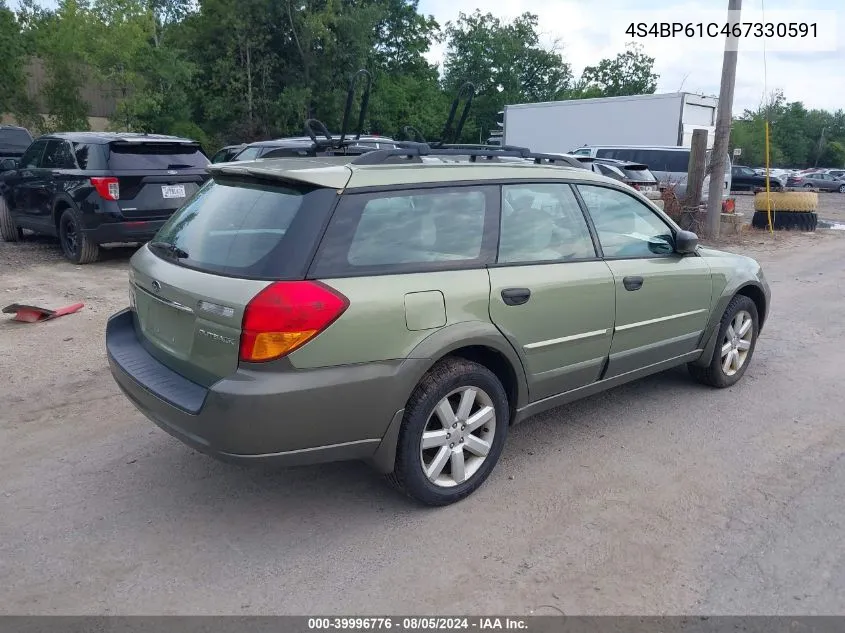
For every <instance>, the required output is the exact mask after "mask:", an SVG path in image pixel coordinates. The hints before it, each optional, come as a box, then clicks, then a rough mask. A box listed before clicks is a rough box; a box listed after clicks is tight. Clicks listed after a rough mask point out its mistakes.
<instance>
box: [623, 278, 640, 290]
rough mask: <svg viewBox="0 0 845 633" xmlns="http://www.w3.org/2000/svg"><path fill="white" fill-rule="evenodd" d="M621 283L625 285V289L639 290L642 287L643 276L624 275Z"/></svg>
mask: <svg viewBox="0 0 845 633" xmlns="http://www.w3.org/2000/svg"><path fill="white" fill-rule="evenodd" d="M622 285H623V286H625V290H639V289H640V288H642V287H643V278H642V277H625V278H624V279H623V280H622Z"/></svg>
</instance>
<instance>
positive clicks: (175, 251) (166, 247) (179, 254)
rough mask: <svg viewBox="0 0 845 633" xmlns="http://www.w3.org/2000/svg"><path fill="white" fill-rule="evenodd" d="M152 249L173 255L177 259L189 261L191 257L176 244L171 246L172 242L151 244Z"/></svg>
mask: <svg viewBox="0 0 845 633" xmlns="http://www.w3.org/2000/svg"><path fill="white" fill-rule="evenodd" d="M150 248H158V249H161V250H163V251H167V253H168V254H169V255H172V256H173V257H175V258H176V259H188V258H189V257H190V255H188V251H185V250H183V249H181V248H179V247H178V246H176V244H171V243H170V242H150Z"/></svg>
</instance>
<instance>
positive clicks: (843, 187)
mask: <svg viewBox="0 0 845 633" xmlns="http://www.w3.org/2000/svg"><path fill="white" fill-rule="evenodd" d="M786 184H787V186H788V187H804V188H806V189H818V190H819V191H838V192H839V193H845V180H841V179H839V178H836V177H834V176H831V175H830V174H825V173H821V172H813V173H810V174H803V175H798V176H793V177H791V178H790V179H789V180H788V181H787V183H786Z"/></svg>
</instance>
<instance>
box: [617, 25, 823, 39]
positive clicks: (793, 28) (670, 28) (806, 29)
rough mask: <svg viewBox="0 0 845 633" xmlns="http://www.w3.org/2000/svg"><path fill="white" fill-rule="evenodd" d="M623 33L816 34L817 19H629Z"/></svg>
mask: <svg viewBox="0 0 845 633" xmlns="http://www.w3.org/2000/svg"><path fill="white" fill-rule="evenodd" d="M625 34H626V35H629V36H631V37H638V38H649V37H659V38H663V37H688V38H693V37H697V38H704V37H713V38H715V37H735V38H772V37H779V38H787V37H788V38H805V37H811V38H815V37H818V25H817V23H816V22H733V23H724V24H719V23H717V22H686V23H685V22H652V23H648V22H631V23H630V24H629V25H628V28H627V29H625Z"/></svg>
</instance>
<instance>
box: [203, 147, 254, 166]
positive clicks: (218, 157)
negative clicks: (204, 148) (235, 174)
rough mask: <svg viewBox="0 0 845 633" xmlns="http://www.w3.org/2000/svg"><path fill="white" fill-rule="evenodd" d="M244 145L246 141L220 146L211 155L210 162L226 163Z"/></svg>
mask: <svg viewBox="0 0 845 633" xmlns="http://www.w3.org/2000/svg"><path fill="white" fill-rule="evenodd" d="M244 147H246V143H240V144H238V145H227V146H226V147H222V148H220V149H219V150H217V152H216V153H215V154H214V156H212V157H211V162H212V163H228V162H229V161H230V160H232V159H233V158H234V157H235V156H237V155H238V153H239V152H240V151H241V150H242V149H243V148H244Z"/></svg>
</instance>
